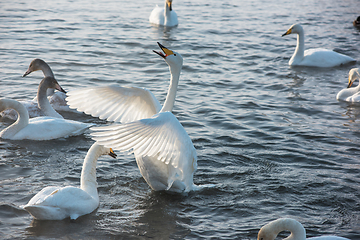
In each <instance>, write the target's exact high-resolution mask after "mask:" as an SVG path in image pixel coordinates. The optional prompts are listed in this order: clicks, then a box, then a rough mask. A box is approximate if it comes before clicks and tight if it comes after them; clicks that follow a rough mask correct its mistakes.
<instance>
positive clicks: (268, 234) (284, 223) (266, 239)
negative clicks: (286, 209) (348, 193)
mask: <svg viewBox="0 0 360 240" xmlns="http://www.w3.org/2000/svg"><path fill="white" fill-rule="evenodd" d="M282 231H290V232H291V235H290V236H289V237H288V238H286V239H288V240H306V239H308V240H350V239H348V238H343V237H337V236H321V237H312V238H306V231H305V228H304V227H303V226H302V225H301V223H299V222H298V221H296V220H294V219H291V218H279V219H277V220H274V221H272V222H270V223H268V224H266V225H265V226H263V227H262V228H261V229H260V231H259V233H258V238H257V239H258V240H274V239H275V238H276V236H277V235H278V234H279V233H280V232H282Z"/></svg>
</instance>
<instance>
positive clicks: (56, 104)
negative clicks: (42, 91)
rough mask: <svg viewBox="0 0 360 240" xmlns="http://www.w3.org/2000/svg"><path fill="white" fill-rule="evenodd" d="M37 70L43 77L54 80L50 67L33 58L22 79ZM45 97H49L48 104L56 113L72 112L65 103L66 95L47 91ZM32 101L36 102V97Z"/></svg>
mask: <svg viewBox="0 0 360 240" xmlns="http://www.w3.org/2000/svg"><path fill="white" fill-rule="evenodd" d="M38 70H41V71H42V72H43V74H44V77H53V78H55V76H54V73H53V72H52V70H51V68H50V66H49V65H48V64H47V63H46V62H45V61H44V60H41V59H39V58H35V59H34V60H32V61H31V63H30V65H29V68H28V70H27V71H26V72H25V73H24V75H23V77H25V76H27V75H29V74H30V73H32V72H35V71H38ZM47 96H48V97H49V102H50V104H51V105H52V107H53V108H54V109H55V110H56V111H67V112H68V111H72V110H71V109H70V108H69V106H68V105H67V103H66V101H65V98H66V94H65V93H64V92H54V90H53V89H48V91H47ZM34 101H36V97H35V98H34Z"/></svg>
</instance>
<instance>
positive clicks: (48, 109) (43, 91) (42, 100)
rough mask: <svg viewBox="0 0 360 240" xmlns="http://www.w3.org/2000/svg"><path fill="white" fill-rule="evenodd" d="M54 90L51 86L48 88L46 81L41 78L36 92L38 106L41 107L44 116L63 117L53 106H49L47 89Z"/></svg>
mask: <svg viewBox="0 0 360 240" xmlns="http://www.w3.org/2000/svg"><path fill="white" fill-rule="evenodd" d="M50 89H51V90H54V89H52V88H49V87H48V85H47V84H46V82H45V81H44V80H43V81H41V82H40V85H39V88H38V92H37V102H38V106H39V108H40V109H41V111H42V112H43V113H44V115H45V116H50V117H55V118H63V117H62V116H61V115H60V114H59V113H58V112H56V111H55V110H54V108H53V107H52V106H51V104H50V102H49V100H48V98H47V95H48V91H47V90H50Z"/></svg>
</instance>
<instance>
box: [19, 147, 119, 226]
mask: <svg viewBox="0 0 360 240" xmlns="http://www.w3.org/2000/svg"><path fill="white" fill-rule="evenodd" d="M106 154H107V155H110V156H111V157H113V158H116V154H115V153H114V152H113V150H112V149H111V148H106V147H103V146H101V145H98V144H97V143H94V144H93V145H92V146H91V147H90V149H89V151H88V152H87V154H86V157H85V159H84V163H83V167H82V171H81V178H80V188H78V187H71V186H66V187H56V186H54V187H45V188H43V189H42V190H41V191H40V192H39V193H37V194H36V195H35V196H34V197H32V198H31V199H30V201H29V202H28V204H26V205H25V206H24V209H25V210H26V211H28V212H29V213H30V214H31V215H32V216H33V217H34V218H35V219H38V220H62V219H64V218H67V217H70V218H71V219H72V220H75V219H77V218H78V217H80V216H82V215H85V214H89V213H91V212H93V211H94V210H95V209H96V208H97V207H98V206H99V195H98V191H97V182H96V163H97V160H98V158H99V157H100V156H101V155H106Z"/></svg>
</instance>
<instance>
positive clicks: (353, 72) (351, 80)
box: [347, 68, 360, 88]
mask: <svg viewBox="0 0 360 240" xmlns="http://www.w3.org/2000/svg"><path fill="white" fill-rule="evenodd" d="M356 79H359V80H360V74H359V68H353V69H351V70H350V71H349V84H348V86H347V87H348V88H349V87H351V85H352V84H353V83H354V82H355V80H356Z"/></svg>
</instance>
